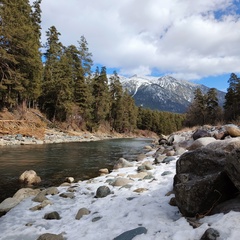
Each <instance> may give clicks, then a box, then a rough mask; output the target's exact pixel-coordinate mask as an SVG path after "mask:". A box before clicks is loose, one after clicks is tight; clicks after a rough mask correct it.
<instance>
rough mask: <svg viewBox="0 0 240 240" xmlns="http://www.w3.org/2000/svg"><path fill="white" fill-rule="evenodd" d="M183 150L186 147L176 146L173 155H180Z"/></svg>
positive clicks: (184, 150)
mask: <svg viewBox="0 0 240 240" xmlns="http://www.w3.org/2000/svg"><path fill="white" fill-rule="evenodd" d="M185 152H186V148H183V147H176V150H175V154H174V156H179V155H182V154H183V153H185Z"/></svg>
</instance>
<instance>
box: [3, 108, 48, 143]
mask: <svg viewBox="0 0 240 240" xmlns="http://www.w3.org/2000/svg"><path fill="white" fill-rule="evenodd" d="M37 114H38V115H41V113H40V112H39V111H38V110H35V109H34V110H32V109H28V110H26V111H24V117H23V114H22V113H21V112H19V111H17V110H16V111H14V112H9V111H7V110H6V109H4V110H3V111H2V112H0V134H2V135H5V134H22V135H24V136H29V137H33V136H34V137H36V138H39V139H42V138H43V137H44V135H45V128H46V123H45V122H44V121H43V120H42V119H41V118H40V117H39V116H38V115H37Z"/></svg>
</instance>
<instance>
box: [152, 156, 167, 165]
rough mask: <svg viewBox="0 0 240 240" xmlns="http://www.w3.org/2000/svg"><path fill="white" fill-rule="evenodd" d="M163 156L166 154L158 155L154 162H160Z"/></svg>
mask: <svg viewBox="0 0 240 240" xmlns="http://www.w3.org/2000/svg"><path fill="white" fill-rule="evenodd" d="M164 158H166V155H159V156H157V157H156V158H155V159H154V164H159V163H162V162H163V160H164Z"/></svg>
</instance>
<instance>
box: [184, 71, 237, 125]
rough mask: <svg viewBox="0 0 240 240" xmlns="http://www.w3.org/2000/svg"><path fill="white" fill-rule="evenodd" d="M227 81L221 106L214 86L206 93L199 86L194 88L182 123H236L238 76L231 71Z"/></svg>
mask: <svg viewBox="0 0 240 240" xmlns="http://www.w3.org/2000/svg"><path fill="white" fill-rule="evenodd" d="M228 83H229V87H228V89H227V93H226V95H225V103H224V106H223V107H221V106H219V102H218V98H217V90H216V89H215V88H210V89H209V91H208V92H207V93H206V94H203V93H202V91H201V89H200V88H198V89H196V91H195V92H194V100H193V102H192V103H191V104H190V106H189V109H188V111H187V113H186V120H185V122H184V125H185V126H196V125H204V124H211V125H216V124H219V123H231V122H236V123H238V122H239V120H240V78H239V77H238V76H237V75H236V74H235V73H232V74H231V75H230V78H229V80H228Z"/></svg>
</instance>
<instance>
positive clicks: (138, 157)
mask: <svg viewBox="0 0 240 240" xmlns="http://www.w3.org/2000/svg"><path fill="white" fill-rule="evenodd" d="M144 158H146V155H145V154H144V153H142V154H139V155H138V156H137V161H138V162H139V161H142V160H143V159H144Z"/></svg>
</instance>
